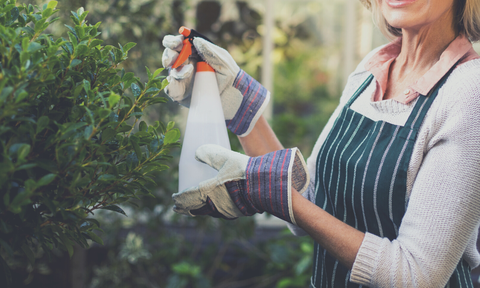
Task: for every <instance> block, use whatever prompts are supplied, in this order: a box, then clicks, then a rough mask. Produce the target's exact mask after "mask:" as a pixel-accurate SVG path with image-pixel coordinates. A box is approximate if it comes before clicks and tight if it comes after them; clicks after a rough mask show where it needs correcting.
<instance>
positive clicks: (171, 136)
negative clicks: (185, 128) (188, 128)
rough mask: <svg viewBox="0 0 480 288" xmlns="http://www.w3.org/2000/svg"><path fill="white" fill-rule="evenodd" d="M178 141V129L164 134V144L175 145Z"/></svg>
mask: <svg viewBox="0 0 480 288" xmlns="http://www.w3.org/2000/svg"><path fill="white" fill-rule="evenodd" d="M179 139H180V130H178V128H175V129H172V130H170V131H168V132H167V134H165V138H164V139H163V142H164V143H165V144H171V143H175V142H177V141H178V140H179Z"/></svg>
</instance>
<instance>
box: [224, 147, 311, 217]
mask: <svg viewBox="0 0 480 288" xmlns="http://www.w3.org/2000/svg"><path fill="white" fill-rule="evenodd" d="M245 172H246V173H245V174H246V175H245V176H246V178H245V180H241V181H235V182H229V183H226V187H227V190H228V191H229V193H230V197H231V198H232V200H233V201H234V202H235V204H236V206H237V207H238V208H239V210H240V211H241V212H242V213H243V214H244V215H246V216H250V215H253V214H255V213H262V212H263V211H266V212H269V213H271V214H273V215H275V216H276V217H278V218H280V219H283V220H285V221H288V222H290V223H292V224H295V225H296V222H295V217H294V214H293V208H292V187H293V188H295V189H296V190H297V191H298V192H300V193H302V192H303V191H304V190H305V189H306V188H307V186H308V183H309V175H308V173H307V167H306V164H305V161H304V160H303V156H302V154H301V153H300V151H299V150H298V148H292V149H284V150H279V151H275V152H271V153H268V154H266V155H263V156H260V157H252V158H250V160H249V162H248V165H247V168H246V171H245Z"/></svg>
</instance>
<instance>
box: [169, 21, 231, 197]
mask: <svg viewBox="0 0 480 288" xmlns="http://www.w3.org/2000/svg"><path fill="white" fill-rule="evenodd" d="M179 32H180V34H182V35H183V36H184V37H185V40H184V41H183V49H182V51H181V52H180V54H179V55H178V58H177V60H176V61H175V63H174V64H173V66H172V68H177V67H179V66H180V65H182V64H183V63H184V62H185V61H186V60H187V58H188V57H190V56H191V55H192V45H193V37H201V38H203V39H205V40H207V41H210V40H208V39H207V38H206V37H205V36H203V35H201V34H200V33H198V32H197V31H195V30H193V29H188V28H186V27H181V28H180V30H179ZM210 42H211V41H210ZM204 144H216V145H220V146H222V147H224V148H227V149H230V141H229V140H228V132H227V128H226V125H225V117H224V115H223V109H222V103H221V101H220V93H219V91H218V85H217V78H216V76H215V70H214V69H213V68H212V67H211V66H210V65H208V64H207V63H206V62H204V61H199V62H197V67H196V74H195V80H194V84H193V91H192V99H191V102H190V110H189V112H188V119H187V125H186V128H185V135H184V138H183V145H182V151H181V155H180V163H179V171H178V174H179V175H178V178H179V179H178V180H179V181H178V182H179V183H178V190H179V192H181V191H183V190H185V189H187V188H190V187H193V186H197V185H198V184H199V183H200V182H202V181H204V180H207V179H210V178H213V177H215V176H216V175H217V171H216V170H215V169H213V168H211V167H210V166H208V165H207V164H204V163H200V162H198V161H197V160H195V151H196V150H197V148H198V147H200V146H202V145H204Z"/></svg>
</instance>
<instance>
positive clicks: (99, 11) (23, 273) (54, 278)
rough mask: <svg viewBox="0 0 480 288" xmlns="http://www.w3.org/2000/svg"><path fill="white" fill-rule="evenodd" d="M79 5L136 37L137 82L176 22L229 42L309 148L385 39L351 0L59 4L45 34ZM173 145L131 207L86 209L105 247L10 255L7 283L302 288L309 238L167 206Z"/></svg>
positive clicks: (163, 109)
mask: <svg viewBox="0 0 480 288" xmlns="http://www.w3.org/2000/svg"><path fill="white" fill-rule="evenodd" d="M18 2H19V3H26V4H34V5H42V4H44V3H46V1H37V0H31V1H18ZM79 7H84V8H85V10H87V11H89V15H88V17H87V20H88V22H89V23H97V22H102V24H101V26H100V28H99V31H100V32H101V33H102V34H101V35H100V38H101V39H102V40H104V44H110V45H118V43H128V42H135V43H137V45H136V46H135V47H134V48H133V49H131V50H130V53H129V59H128V60H126V61H125V62H123V64H122V67H123V68H124V69H125V70H126V71H127V72H130V71H131V72H135V75H138V76H140V78H142V79H146V78H147V77H148V76H147V74H146V72H145V66H147V67H148V68H150V70H151V71H155V70H156V69H157V68H160V67H162V64H161V55H162V52H163V46H162V45H161V42H162V39H163V37H164V36H165V35H167V34H177V31H178V28H179V27H180V26H182V25H185V26H188V27H192V28H195V29H196V30H198V31H199V32H201V33H202V34H204V35H206V36H207V37H209V38H210V39H211V40H213V42H215V43H217V44H218V45H220V46H222V47H224V48H226V49H227V50H228V51H229V52H230V53H231V54H232V56H233V57H234V58H235V60H236V61H237V63H238V64H239V66H240V67H241V68H242V69H244V70H245V71H246V72H247V73H249V74H250V75H252V76H253V77H254V78H256V79H259V80H261V82H263V83H264V84H265V85H266V86H267V87H268V88H269V89H270V90H271V91H272V95H273V98H272V99H273V100H272V105H271V107H270V108H269V111H267V113H266V116H267V118H268V119H269V122H270V123H271V125H272V126H273V129H274V130H275V132H276V133H277V135H278V137H279V138H280V140H281V142H282V143H283V144H284V146H285V147H293V146H297V147H299V148H300V149H301V151H302V152H303V154H304V155H305V156H306V157H308V155H309V154H310V152H311V149H312V147H313V144H314V142H315V140H316V137H317V136H318V135H319V133H320V131H321V130H322V128H323V126H324V124H325V123H326V121H327V119H328V117H329V116H330V114H331V112H332V111H333V109H334V108H335V107H336V105H337V103H338V98H339V95H340V94H341V89H342V87H343V85H344V84H345V82H346V78H347V76H348V74H349V73H350V72H352V71H353V69H354V68H355V66H356V65H357V64H358V62H359V61H360V60H361V59H362V57H363V56H365V55H366V53H368V52H369V51H370V50H371V49H373V48H374V47H377V46H379V45H381V44H384V43H386V39H385V38H384V37H383V36H382V35H380V33H379V32H378V31H377V30H376V29H375V27H374V25H373V23H372V21H371V15H370V13H369V12H368V11H367V10H366V9H364V8H363V7H362V6H361V5H360V3H359V2H358V1H356V0H336V1H328V0H275V1H274V0H262V1H230V0H224V1H194V0H184V1H181V0H69V1H59V3H58V5H57V9H59V10H60V13H59V15H57V16H60V17H61V19H60V20H59V21H57V22H55V23H54V24H52V25H51V27H49V28H48V33H51V34H53V35H55V36H57V37H60V36H63V35H65V33H66V30H67V28H66V27H65V26H64V24H67V23H68V21H69V20H70V19H69V16H70V15H71V14H70V11H77V9H78V8H79ZM477 47H478V46H477ZM477 51H478V50H477ZM265 55H267V56H265ZM187 111H188V110H187V109H185V108H181V107H180V106H178V105H176V104H175V103H172V102H171V101H170V102H168V103H165V104H162V105H157V106H154V107H153V108H150V109H149V110H148V111H146V113H144V119H143V120H145V121H146V122H147V123H149V124H150V123H154V122H155V121H156V120H161V121H163V122H164V123H167V122H169V121H171V120H173V121H175V122H176V123H177V127H179V128H180V130H181V131H183V128H184V125H185V119H186V115H187ZM230 138H231V143H232V148H233V149H235V150H237V151H241V147H240V145H239V143H238V140H236V138H235V137H234V136H232V135H231V137H230ZM179 152H180V149H178V148H177V149H176V150H172V156H174V157H173V160H171V162H170V163H168V164H169V166H170V167H171V168H170V169H169V170H166V171H163V172H162V174H161V176H160V177H162V178H161V179H160V182H161V183H162V185H161V186H160V187H158V188H157V189H155V191H152V194H154V195H155V198H143V199H142V200H141V201H137V202H136V204H137V205H138V207H135V206H129V205H123V206H122V208H123V210H124V211H125V212H126V214H127V215H128V217H124V216H122V215H118V216H117V214H115V215H114V213H111V212H110V211H101V212H103V213H100V212H99V213H96V214H95V216H96V218H97V219H99V221H100V223H101V228H102V229H103V231H104V233H100V234H99V236H100V237H101V238H103V241H104V244H105V245H104V246H101V245H98V244H95V243H92V245H91V248H89V249H84V248H82V247H80V246H78V245H77V246H76V247H75V251H74V254H73V257H72V258H70V257H69V256H68V253H67V252H65V251H62V250H58V249H57V250H54V253H53V257H52V258H51V259H48V257H46V255H44V253H42V251H41V250H39V251H37V252H36V254H35V257H36V262H35V264H34V265H31V264H28V262H27V261H26V259H23V258H15V259H11V262H10V263H9V265H10V266H11V268H12V272H13V278H14V283H15V285H16V286H15V287H74V288H77V287H78V288H80V287H82V288H83V287H161V288H163V287H168V288H181V287H195V288H197V287H198V288H201V287H202V288H203V287H205V288H207V287H215V288H220V287H229V288H235V287H238V288H240V287H259V288H260V287H277V288H281V287H307V286H308V283H309V277H310V273H311V271H310V270H311V254H312V249H313V248H312V243H311V240H310V239H309V238H308V237H303V238H296V237H293V236H292V235H291V234H290V232H289V231H288V230H287V229H286V226H285V225H284V223H282V222H281V221H278V220H276V219H274V218H272V217H268V216H260V217H256V218H253V217H252V218H244V219H238V220H235V221H224V220H219V219H211V218H208V217H197V218H187V217H184V216H180V215H175V214H173V213H172V211H171V206H172V200H171V195H172V194H173V193H175V192H177V162H178V158H179ZM475 275H476V274H475ZM474 277H476V278H475V279H474V280H477V279H478V276H474ZM475 282H478V281H475Z"/></svg>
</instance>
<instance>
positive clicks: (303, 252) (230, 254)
mask: <svg viewBox="0 0 480 288" xmlns="http://www.w3.org/2000/svg"><path fill="white" fill-rule="evenodd" d="M117 218H118V217H117ZM119 219H120V218H119ZM152 222H154V221H148V224H147V225H148V226H150V225H153V224H152ZM221 222H227V223H229V225H230V226H232V227H235V226H236V225H234V224H237V222H232V221H223V220H221ZM217 224H218V223H217ZM217 227H218V226H217ZM217 227H205V228H204V229H202V230H200V229H195V228H194V227H190V228H187V227H185V226H183V227H182V228H179V227H178V226H176V227H172V226H167V227H162V228H160V229H156V230H153V229H148V228H147V229H146V231H144V230H142V229H138V228H139V226H136V228H137V229H135V230H134V231H135V232H132V230H129V232H128V235H127V239H136V245H132V244H126V243H122V241H116V243H115V241H114V242H110V244H111V245H110V247H111V248H110V249H109V250H108V255H107V256H106V259H105V261H103V262H101V261H99V262H98V264H96V265H95V266H94V267H93V273H92V274H93V275H92V276H93V277H92V279H91V281H90V282H89V285H87V286H88V287H92V288H100V287H113V286H114V287H119V288H122V287H125V288H126V287H161V288H187V287H188V288H190V287H191V288H212V287H213V288H221V287H237V288H240V287H252V288H255V287H256V288H260V287H272V288H273V287H278V288H285V287H305V285H307V284H308V281H309V278H310V271H311V269H312V253H313V251H312V249H313V246H312V240H311V239H310V238H308V237H300V238H299V237H295V236H293V235H291V233H290V231H288V230H287V231H283V232H281V233H278V232H275V234H274V235H275V236H274V235H270V236H268V237H267V238H265V239H263V240H259V239H257V240H254V241H253V240H246V239H251V238H245V236H243V237H238V238H237V239H234V238H231V239H228V240H225V239H226V237H225V235H222V233H221V232H223V231H221V230H219V229H217ZM180 229H181V230H180ZM237 229H245V227H242V226H240V227H237ZM182 230H183V231H184V232H185V233H179V232H180V231H182ZM259 231H262V230H259ZM125 232H126V231H125ZM263 232H264V233H267V234H268V232H267V231H265V230H263ZM270 233H271V232H270ZM272 236H273V237H272ZM117 238H118V237H117ZM107 241H108V240H107ZM127 242H128V243H132V242H129V241H127ZM178 243H182V244H181V245H179V244H178ZM147 251H148V252H147ZM127 255H135V256H132V258H131V259H128V257H127Z"/></svg>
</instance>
